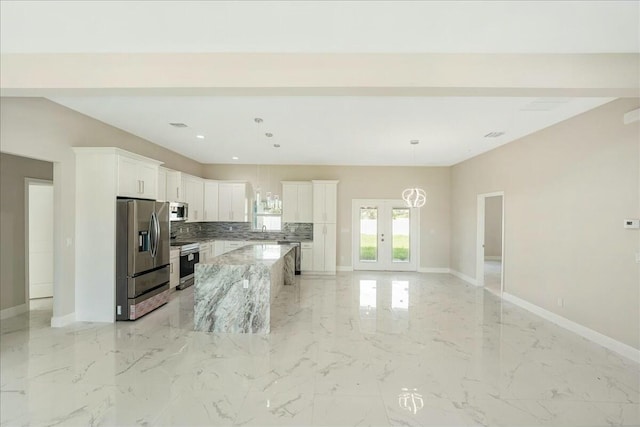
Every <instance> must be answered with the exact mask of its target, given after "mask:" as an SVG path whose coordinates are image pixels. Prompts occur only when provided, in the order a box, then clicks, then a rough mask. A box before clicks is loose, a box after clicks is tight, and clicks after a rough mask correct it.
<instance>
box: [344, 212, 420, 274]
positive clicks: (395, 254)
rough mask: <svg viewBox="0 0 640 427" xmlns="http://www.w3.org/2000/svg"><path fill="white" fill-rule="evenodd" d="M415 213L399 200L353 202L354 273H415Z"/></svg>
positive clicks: (416, 214) (416, 247)
mask: <svg viewBox="0 0 640 427" xmlns="http://www.w3.org/2000/svg"><path fill="white" fill-rule="evenodd" d="M419 212H420V211H419V209H416V208H408V207H407V206H406V205H405V204H404V202H403V201H402V200H354V201H353V235H354V241H353V251H354V253H353V268H354V270H386V271H416V268H417V265H418V263H417V258H418V250H417V249H418V238H419V236H420V233H419V230H418V216H419Z"/></svg>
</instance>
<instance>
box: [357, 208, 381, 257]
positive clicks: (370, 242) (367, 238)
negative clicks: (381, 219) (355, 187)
mask: <svg viewBox="0 0 640 427" xmlns="http://www.w3.org/2000/svg"><path fill="white" fill-rule="evenodd" d="M377 260H378V209H377V208H360V261H363V262H367V261H369V262H375V261H377Z"/></svg>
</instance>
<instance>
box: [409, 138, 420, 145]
mask: <svg viewBox="0 0 640 427" xmlns="http://www.w3.org/2000/svg"><path fill="white" fill-rule="evenodd" d="M409 143H410V144H411V145H418V144H420V140H418V139H412V140H411V141H409Z"/></svg>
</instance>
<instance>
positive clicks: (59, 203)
mask: <svg viewBox="0 0 640 427" xmlns="http://www.w3.org/2000/svg"><path fill="white" fill-rule="evenodd" d="M0 103H1V104H0V151H2V152H3V153H10V154H16V155H20V156H25V157H30V158H34V159H40V160H46V161H50V162H53V163H54V166H53V179H54V193H55V196H54V198H55V200H54V217H55V219H54V265H55V266H56V270H55V277H54V302H53V304H54V305H53V315H54V320H55V319H56V318H61V317H63V316H67V315H70V314H72V313H74V311H75V248H74V242H75V156H74V153H73V150H72V149H71V147H75V146H109V147H119V148H122V149H125V150H128V151H132V152H135V153H138V154H141V155H144V156H148V157H152V158H155V159H157V160H160V161H164V162H166V166H167V167H169V168H173V169H179V170H183V171H185V172H188V173H192V174H194V175H201V174H202V166H201V165H200V163H198V162H196V161H193V160H190V159H187V158H186V157H183V156H180V155H178V154H176V153H174V152H172V151H169V150H167V149H164V148H161V147H159V146H157V145H155V144H152V143H151V142H149V141H146V140H144V139H141V138H138V137H137V136H135V135H132V134H129V133H127V132H124V131H122V130H119V129H116V128H114V127H112V126H109V125H107V124H105V123H102V122H100V121H98V120H95V119H92V118H90V117H87V116H85V115H82V114H80V113H77V112H75V111H73V110H70V109H68V108H66V107H62V106H60V105H58V104H55V103H53V102H51V101H48V100H46V99H43V98H6V97H3V98H1V99H0ZM2 239H3V241H4V236H2ZM3 244H4V243H3ZM3 307H4V302H3Z"/></svg>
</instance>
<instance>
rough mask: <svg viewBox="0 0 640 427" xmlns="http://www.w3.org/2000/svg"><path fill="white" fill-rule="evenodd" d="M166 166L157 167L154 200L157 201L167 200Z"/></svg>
mask: <svg viewBox="0 0 640 427" xmlns="http://www.w3.org/2000/svg"><path fill="white" fill-rule="evenodd" d="M167 170H168V169H167V168H163V167H162V166H160V167H158V194H157V197H156V200H157V201H159V202H168V201H169V199H167Z"/></svg>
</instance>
